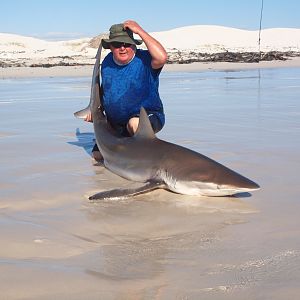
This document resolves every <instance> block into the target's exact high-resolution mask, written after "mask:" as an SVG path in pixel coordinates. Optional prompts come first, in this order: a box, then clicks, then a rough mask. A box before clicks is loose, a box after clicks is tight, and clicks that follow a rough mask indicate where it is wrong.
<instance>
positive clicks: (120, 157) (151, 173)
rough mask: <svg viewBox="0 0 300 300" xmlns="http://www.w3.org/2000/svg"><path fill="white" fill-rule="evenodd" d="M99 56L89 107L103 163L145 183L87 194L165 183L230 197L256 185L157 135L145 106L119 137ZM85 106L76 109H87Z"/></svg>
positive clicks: (121, 193) (126, 192) (129, 192)
mask: <svg viewBox="0 0 300 300" xmlns="http://www.w3.org/2000/svg"><path fill="white" fill-rule="evenodd" d="M96 58H97V57H96ZM99 86H100V82H99V56H98V59H96V63H95V68H94V72H93V80H92V90H91V99H90V104H89V107H88V108H89V109H90V110H91V113H92V117H93V125H94V132H95V138H96V142H97V145H98V147H99V149H100V151H101V154H102V155H103V159H104V165H105V167H106V168H107V169H109V170H110V171H112V172H113V173H115V174H117V175H119V176H121V177H124V178H126V179H129V180H132V181H138V182H145V183H146V184H145V185H144V186H142V187H140V188H138V189H123V190H122V189H116V190H111V191H105V192H100V193H98V194H95V195H94V196H91V197H90V198H89V199H90V200H94V199H107V198H120V197H130V196H135V195H138V194H141V193H145V192H149V191H152V190H154V189H157V188H164V189H168V190H170V191H173V192H175V193H179V194H185V195H199V196H228V195H233V194H236V193H241V192H250V191H254V190H257V189H259V185H258V184H256V183H255V182H253V181H251V180H250V179H248V178H246V177H244V176H242V175H240V174H238V173H236V172H235V171H233V170H231V169H229V168H227V167H225V166H223V165H222V164H220V163H218V162H216V161H214V160H212V159H210V158H208V157H206V156H204V155H202V154H200V153H197V152H195V151H192V150H190V149H187V148H184V147H182V146H179V145H176V144H172V143H169V142H166V141H164V140H161V139H159V138H157V137H156V136H155V134H154V132H153V130H152V127H151V124H150V121H149V118H148V116H147V113H146V111H145V109H144V108H141V111H140V122H139V126H138V130H137V132H136V133H135V135H134V136H132V137H119V136H117V135H116V134H115V132H114V131H113V130H112V128H111V127H110V125H109V124H108V122H107V120H106V117H105V116H104V114H103V113H102V110H101V105H100V93H99ZM85 113H86V110H82V111H81V112H77V113H75V116H78V115H79V116H80V115H82V114H85Z"/></svg>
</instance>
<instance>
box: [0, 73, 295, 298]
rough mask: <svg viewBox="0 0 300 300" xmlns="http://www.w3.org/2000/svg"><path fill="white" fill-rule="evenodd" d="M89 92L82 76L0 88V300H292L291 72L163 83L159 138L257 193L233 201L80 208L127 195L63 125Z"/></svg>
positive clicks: (87, 135)
mask: <svg viewBox="0 0 300 300" xmlns="http://www.w3.org/2000/svg"><path fill="white" fill-rule="evenodd" d="M89 91H90V78H58V77H56V78H36V79H14V80H1V81H0V154H1V155H0V166H1V167H0V224H1V226H0V242H1V247H0V288H1V291H2V292H1V295H2V297H4V298H5V299H53V298H57V299H70V298H71V299H229V298H230V299H241V297H243V299H296V298H297V297H298V295H299V293H300V289H299V287H298V286H299V284H298V283H299V280H300V271H299V270H300V268H299V267H300V235H299V233H300V232H299V231H300V230H299V228H300V227H299V225H300V221H299V208H300V207H299V192H300V188H299V179H298V178H299V171H300V159H299V153H300V139H299V129H300V103H299V96H300V69H261V70H247V71H228V72H217V71H211V72H199V73H162V75H161V82H160V91H161V96H162V98H163V101H164V104H165V110H166V115H167V122H166V126H165V127H164V129H163V131H162V132H161V133H159V137H160V138H162V139H165V140H168V141H171V142H174V143H177V144H180V145H183V146H185V147H188V148H191V149H193V150H196V151H198V152H201V153H202V154H205V155H207V156H209V157H211V158H213V159H215V160H217V161H219V162H221V163H223V164H225V165H227V166H228V167H230V168H232V169H234V170H236V171H238V172H239V173H241V174H243V175H245V176H247V177H249V178H250V179H252V180H254V181H256V182H258V183H259V184H260V185H261V187H262V188H261V190H260V191H257V192H254V193H253V194H252V195H246V194H245V195H240V196H238V197H221V198H207V197H203V198H199V197H191V196H183V195H176V194H173V193H170V192H167V191H155V192H153V193H149V194H146V195H142V196H138V197H136V198H132V199H123V200H116V201H103V202H89V201H88V199H87V198H88V196H89V195H91V194H93V193H95V192H97V191H100V190H105V189H110V188H114V187H120V186H124V187H125V186H128V185H131V186H133V185H134V183H131V182H127V181H126V180H124V179H121V178H120V177H118V176H116V175H114V174H112V173H110V172H109V171H107V170H105V169H104V168H103V167H102V166H100V165H97V164H95V163H94V161H93V160H92V159H91V158H90V151H91V148H92V146H93V133H92V125H91V124H88V123H85V122H83V121H81V120H78V119H75V118H74V117H73V112H74V111H77V110H79V109H81V108H83V107H85V106H86V104H87V103H88V101H89ZM16 286H17V287H18V288H17V289H16V288H15V287H16Z"/></svg>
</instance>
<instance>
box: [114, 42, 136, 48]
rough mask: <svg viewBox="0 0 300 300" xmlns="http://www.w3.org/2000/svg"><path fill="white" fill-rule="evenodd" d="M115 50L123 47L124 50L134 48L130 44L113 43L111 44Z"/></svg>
mask: <svg viewBox="0 0 300 300" xmlns="http://www.w3.org/2000/svg"><path fill="white" fill-rule="evenodd" d="M110 44H111V45H112V46H113V47H114V48H117V49H118V48H121V47H124V48H129V47H131V46H132V44H129V43H123V42H111V43H110Z"/></svg>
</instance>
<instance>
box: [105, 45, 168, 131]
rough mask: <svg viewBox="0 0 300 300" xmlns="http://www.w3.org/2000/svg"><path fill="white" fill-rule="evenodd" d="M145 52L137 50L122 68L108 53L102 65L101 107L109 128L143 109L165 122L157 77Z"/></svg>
mask: <svg viewBox="0 0 300 300" xmlns="http://www.w3.org/2000/svg"><path fill="white" fill-rule="evenodd" d="M151 59H152V58H151V55H150V53H149V51H147V50H140V49H137V51H136V53H135V57H134V58H133V60H132V61H131V62H130V63H129V64H127V65H124V66H119V65H117V64H116V63H115V62H114V60H113V54H112V53H109V54H108V55H107V56H106V57H105V58H104V60H103V62H102V66H101V77H102V86H103V107H104V110H105V114H106V116H107V119H108V121H109V122H110V123H111V124H112V125H125V124H127V122H128V120H129V119H130V118H132V117H133V116H136V115H138V114H139V112H140V108H141V106H143V107H144V108H145V109H146V111H147V113H148V114H150V113H153V114H155V115H157V116H158V117H159V119H160V121H161V124H162V125H164V123H165V116H164V111H163V105H162V101H161V99H160V96H159V92H158V86H159V79H158V77H159V74H160V71H161V69H157V70H156V69H153V68H152V66H151Z"/></svg>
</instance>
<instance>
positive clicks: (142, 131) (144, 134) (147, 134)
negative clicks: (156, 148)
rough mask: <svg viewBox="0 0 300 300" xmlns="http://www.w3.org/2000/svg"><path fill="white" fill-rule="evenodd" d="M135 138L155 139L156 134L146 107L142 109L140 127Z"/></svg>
mask: <svg viewBox="0 0 300 300" xmlns="http://www.w3.org/2000/svg"><path fill="white" fill-rule="evenodd" d="M134 137H136V138H147V139H154V138H155V133H154V131H153V128H152V126H151V123H150V120H149V117H148V115H147V112H146V110H145V109H144V107H141V110H140V120H139V126H138V129H137V131H136V133H135V134H134Z"/></svg>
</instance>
